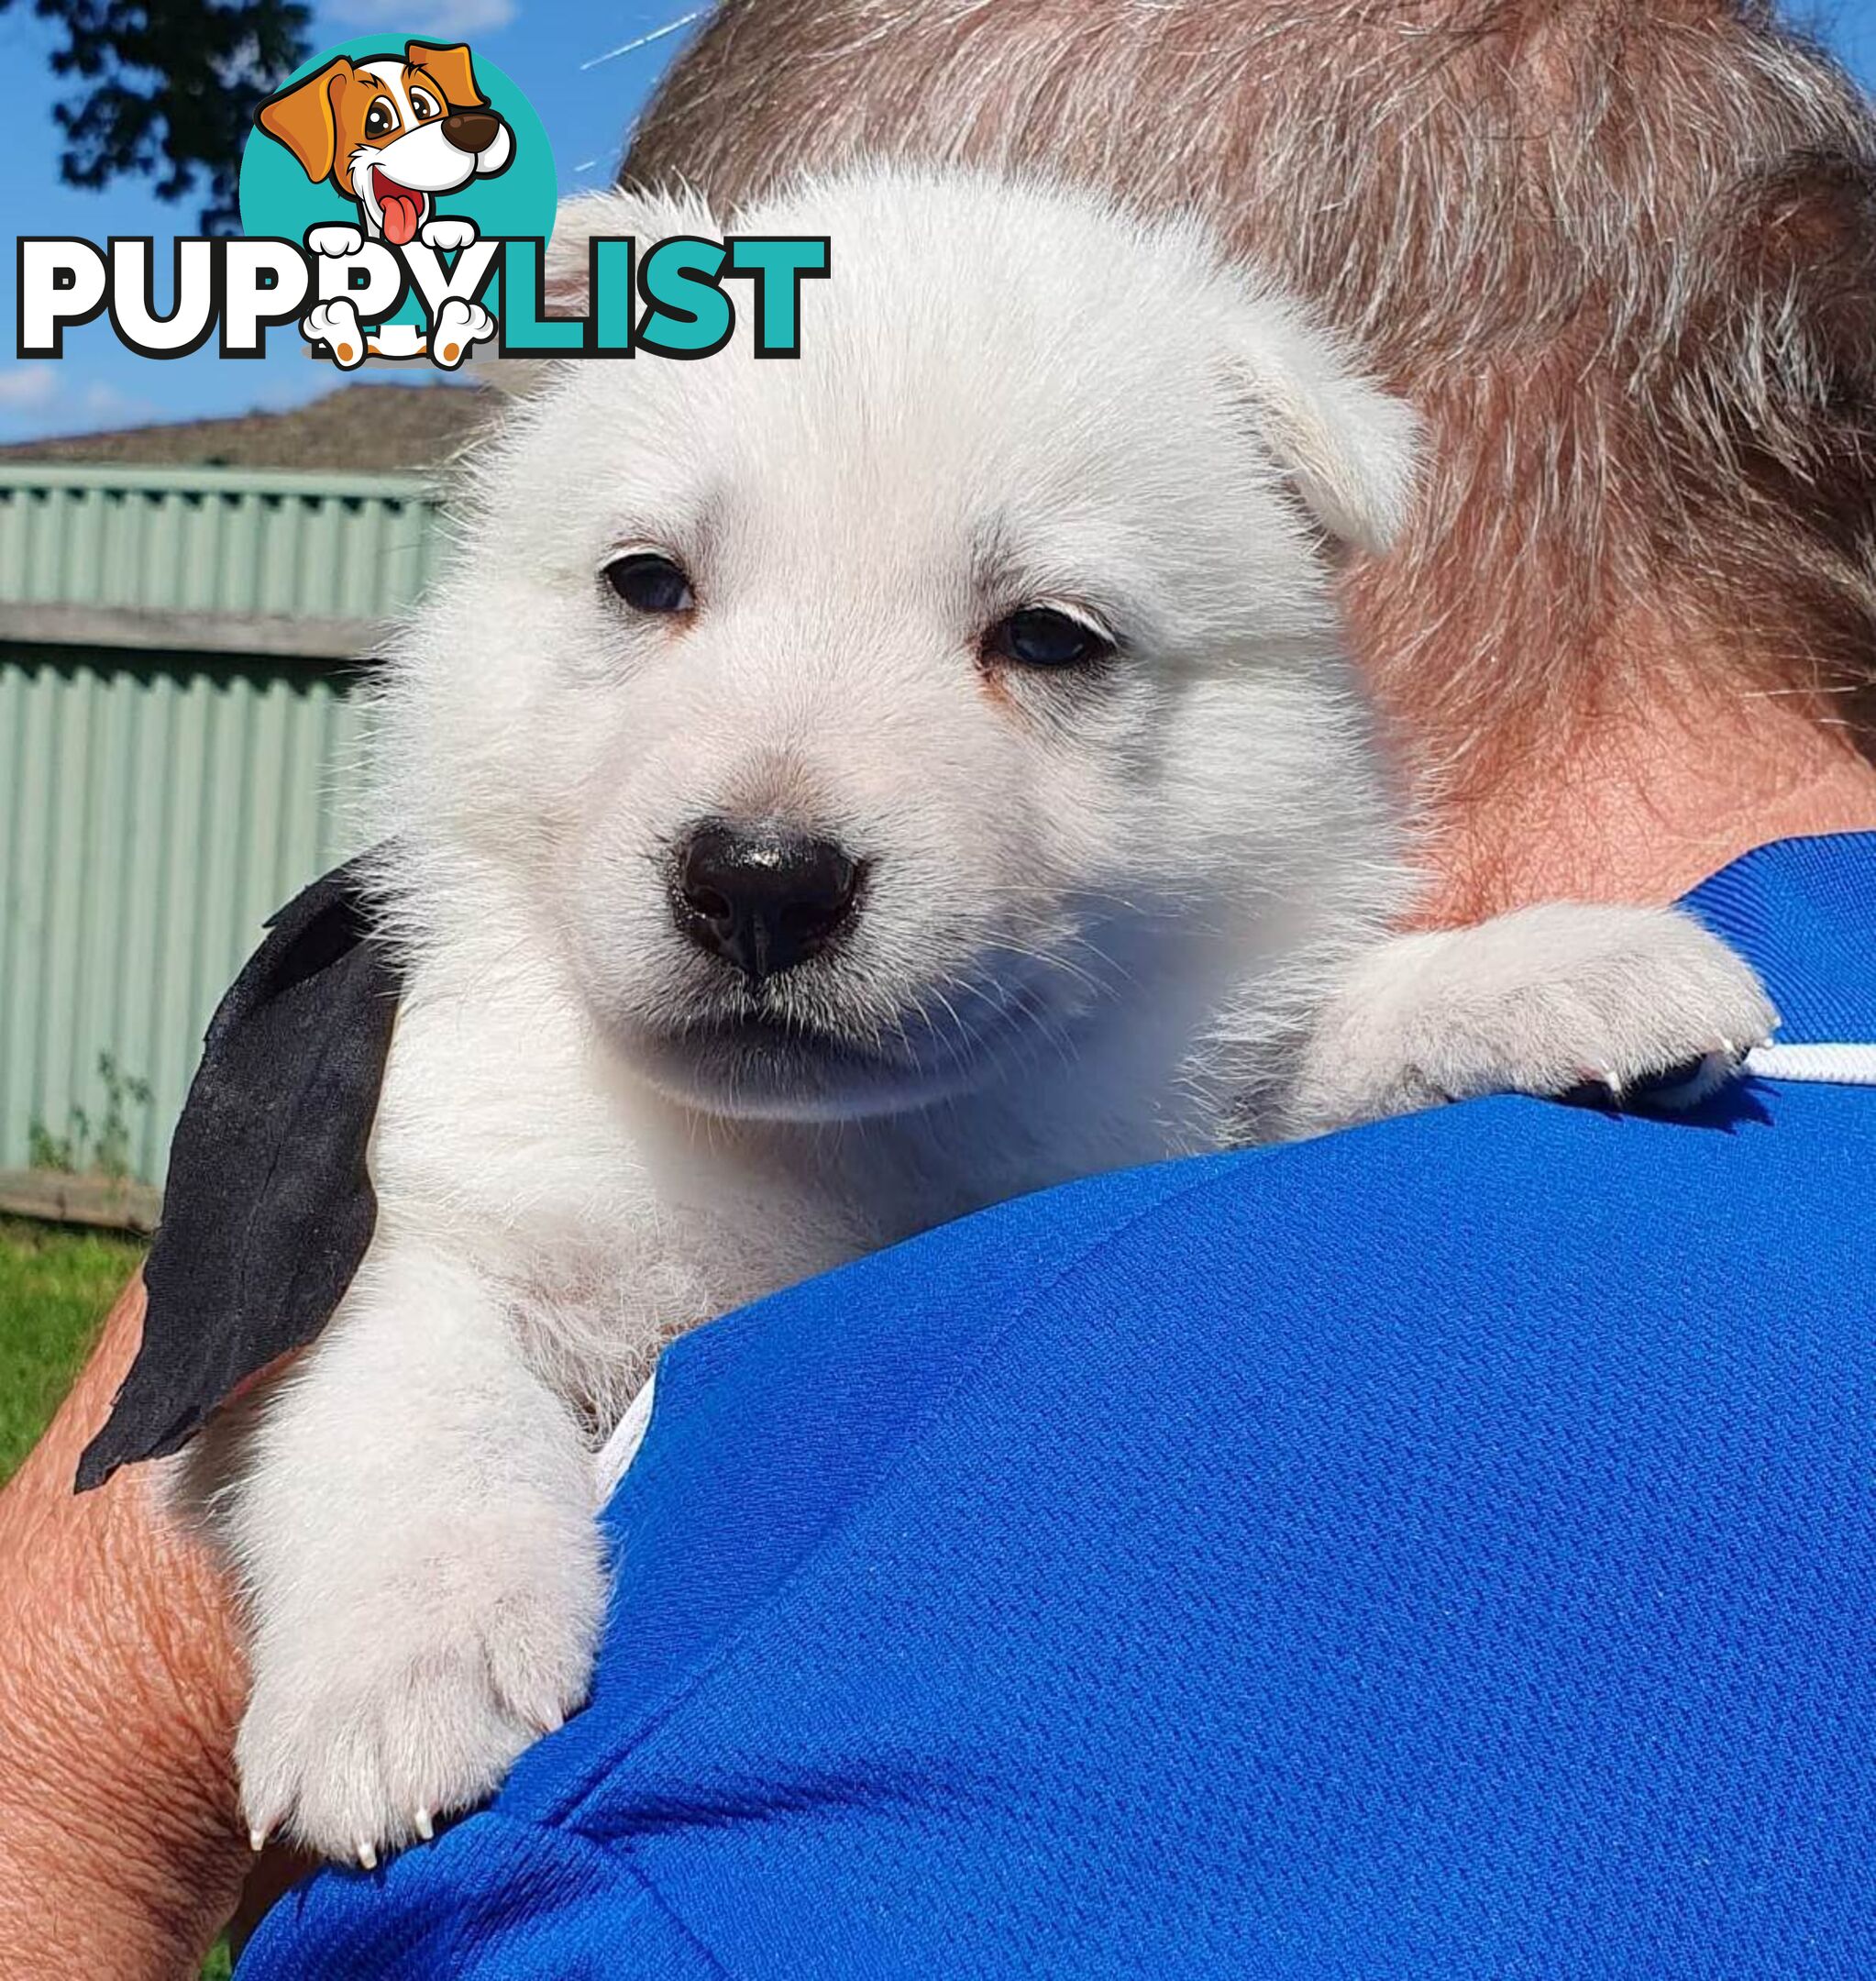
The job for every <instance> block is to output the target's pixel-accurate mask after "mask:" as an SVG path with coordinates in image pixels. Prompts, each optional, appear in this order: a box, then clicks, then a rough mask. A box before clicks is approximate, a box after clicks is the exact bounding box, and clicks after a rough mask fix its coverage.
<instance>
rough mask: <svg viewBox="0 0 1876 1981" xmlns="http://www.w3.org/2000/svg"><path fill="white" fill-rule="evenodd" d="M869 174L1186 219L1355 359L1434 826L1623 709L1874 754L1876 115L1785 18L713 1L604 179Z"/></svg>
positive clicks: (1360, 630) (947, 1)
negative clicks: (915, 167)
mask: <svg viewBox="0 0 1876 1981" xmlns="http://www.w3.org/2000/svg"><path fill="white" fill-rule="evenodd" d="M854 151H876V152H884V153H888V154H890V155H894V156H899V157H903V156H906V155H912V156H923V157H938V158H945V159H962V160H982V161H988V162H990V163H994V164H999V165H1012V164H1013V165H1022V166H1035V167H1043V168H1047V169H1049V170H1052V171H1055V172H1065V173H1067V174H1069V175H1072V176H1076V177H1080V178H1083V179H1087V180H1091V181H1093V182H1096V183H1100V184H1102V185H1105V186H1108V187H1110V188H1112V189H1114V190H1116V191H1118V192H1119V193H1120V194H1122V195H1123V196H1125V197H1127V198H1129V199H1131V200H1136V201H1139V202H1141V203H1142V204H1143V205H1147V206H1149V207H1153V208H1166V207H1172V206H1178V205H1193V206H1196V207H1197V209H1198V210H1199V211H1200V212H1201V213H1202V214H1203V215H1204V216H1206V217H1207V218H1208V220H1209V221H1211V223H1212V224H1213V225H1214V226H1215V227H1218V228H1219V230H1220V231H1221V233H1222V234H1223V235H1224V236H1225V238H1227V240H1228V241H1229V242H1230V244H1231V246H1232V247H1233V248H1234V249H1238V250H1240V251H1241V252H1243V253H1245V254H1246V255H1248V256H1250V257H1252V258H1254V259H1255V260H1259V261H1261V262H1263V263H1264V264H1265V265H1267V266H1268V267H1269V268H1271V269H1272V270H1273V271H1275V273H1276V274H1277V275H1278V276H1279V277H1280V278H1282V279H1283V280H1285V281H1286V282H1288V283H1289V284H1291V285H1293V286H1294V287H1295V288H1297V290H1298V291H1299V292H1300V293H1302V294H1303V295H1304V296H1305V297H1307V298H1308V300H1310V301H1311V302H1312V303H1313V304H1315V305H1316V306H1317V308H1318V309H1319V311H1321V312H1323V313H1324V314H1325V315H1326V316H1327V317H1328V319H1329V320H1330V323H1331V324H1333V325H1334V326H1338V327H1340V328H1341V329H1342V330H1344V331H1346V332H1349V333H1352V334H1353V335H1354V336H1355V337H1356V338H1358V339H1359V340H1360V341H1361V344H1362V346H1363V349H1364V350H1365V352H1366V353H1367V354H1368V355H1369V357H1370V359H1371V360H1372V361H1373V362H1374V363H1375V364H1376V365H1377V366H1378V368H1379V370H1380V371H1381V373H1382V375H1383V376H1384V377H1385V378H1386V379H1387V380H1388V381H1389V382H1391V383H1393V384H1394V385H1396V387H1397V388H1399V389H1400V390H1402V391H1404V392H1405V393H1407V394H1408V395H1410V396H1411V397H1412V398H1413V400H1414V401H1415V402H1416V403H1417V404H1418V405H1419V407H1420V408H1421V409H1422V411H1423V412H1424V413H1425V414H1426V415H1427V416H1428V419H1429V426H1430V428H1431V435H1432V441H1431V448H1430V453H1431V463H1432V465H1431V473H1430V476H1429V487H1428V491H1427V500H1426V501H1425V502H1424V503H1423V504H1422V506H1421V509H1420V513H1419V516H1418V522H1417V524H1416V525H1415V526H1414V527H1413V528H1412V529H1411V530H1410V532H1409V533H1408V535H1407V537H1406V538H1405V539H1404V540H1403V541H1402V542H1401V543H1400V544H1399V545H1398V546H1397V548H1396V550H1395V551H1394V552H1393V554H1392V555H1390V556H1388V557H1386V558H1385V559H1371V560H1368V561H1367V562H1366V563H1365V565H1364V566H1363V567H1362V568H1359V569H1358V570H1356V571H1355V572H1354V573H1353V574H1352V583H1351V585H1350V587H1349V603H1350V607H1351V613H1352V625H1353V630H1354V636H1355V639H1356V643H1357V647H1358V650H1359V651H1360V653H1361V655H1362V658H1363V661H1364V664H1365V665H1366V667H1367V668H1368V670H1369V671H1370V673H1371V676H1372V678H1373V679H1374V682H1375V683H1376V685H1377V687H1378V689H1379V691H1380V692H1381V696H1382V700H1383V703H1384V705H1385V706H1386V707H1387V708H1389V709H1390V710H1391V711H1393V712H1394V713H1396V714H1397V715H1398V716H1399V717H1400V718H1401V721H1402V726H1403V728H1404V730H1405V731H1406V733H1407V735H1408V736H1409V737H1410V739H1411V740H1412V741H1413V742H1414V743H1416V744H1417V745H1418V753H1419V757H1420V760H1421V762H1422V764H1423V765H1424V766H1426V767H1427V768H1429V769H1432V770H1434V771H1436V772H1439V773H1443V775H1444V778H1445V780H1446V784H1445V789H1446V791H1447V793H1448V795H1449V796H1450V797H1452V798H1462V797H1465V796H1468V795H1483V794H1484V793H1486V792H1488V791H1489V790H1490V789H1491V787H1492V786H1493V785H1494V784H1495V782H1496V781H1497V780H1500V779H1501V777H1502V776H1503V775H1504V774H1505V771H1506V766H1507V765H1515V764H1517V762H1519V761H1520V760H1527V759H1528V758H1530V757H1532V756H1533V755H1536V756H1539V757H1540V758H1544V759H1545V760H1550V761H1556V760H1558V759H1560V758H1561V757H1562V756H1563V755H1564V753H1566V752H1567V751H1568V750H1569V749H1570V748H1571V747H1573V745H1574V744H1575V742H1576V741H1577V740H1578V739H1579V737H1580V736H1582V735H1583V733H1584V728H1585V725H1589V724H1592V723H1595V722H1596V721H1598V720H1605V719H1606V720H1615V719H1616V716H1615V715H1614V714H1612V712H1617V711H1620V710H1621V709H1622V708H1623V707H1625V705H1628V704H1629V703H1633V702H1634V701H1635V700H1636V699H1637V698H1638V697H1639V698H1644V699H1649V700H1652V701H1659V700H1661V699H1663V698H1665V697H1668V696H1674V697H1677V698H1679V697H1683V696H1684V697H1686V698H1687V699H1689V700H1694V699H1702V698H1705V697H1708V696H1710V695H1711V694H1712V693H1713V692H1714V691H1715V690H1716V689H1717V690H1719V691H1720V692H1723V693H1725V694H1726V695H1727V697H1729V698H1730V699H1731V700H1733V701H1735V702H1738V701H1741V700H1743V699H1744V698H1746V697H1749V696H1757V695H1764V696H1771V697H1774V698H1778V708H1779V711H1780V713H1781V714H1787V713H1789V711H1790V710H1791V709H1792V708H1793V707H1794V706H1803V707H1804V710H1805V711H1806V713H1807V714H1808V715H1809V716H1810V717H1812V718H1813V719H1815V722H1816V723H1818V724H1819V725H1825V724H1838V725H1849V726H1848V732H1846V731H1844V730H1839V731H1838V732H1837V733H1838V734H1845V733H1848V734H1849V735H1851V736H1855V737H1856V738H1857V739H1858V740H1859V742H1860V743H1861V744H1863V745H1864V746H1866V747H1867V745H1868V743H1869V741H1870V737H1871V736H1872V735H1876V694H1872V693H1871V692H1870V691H1871V685H1872V682H1876V119H1872V116H1871V111H1870V105H1869V104H1868V103H1867V101H1866V100H1865V99H1863V98H1862V97H1861V96H1860V95H1859V93H1858V92H1857V90H1856V89H1855V87H1854V85H1853V84H1852V83H1850V82H1849V81H1848V79H1847V78H1846V77H1845V76H1844V74H1843V73H1842V72H1840V71H1839V70H1838V69H1837V67H1836V66H1835V65H1834V64H1833V63H1832V62H1831V61H1829V60H1828V59H1827V58H1826V56H1825V55H1823V54H1822V53H1821V52H1820V51H1819V50H1817V49H1815V47H1813V46H1812V45H1811V44H1809V43H1808V42H1806V41H1804V40H1803V39H1800V38H1798V37H1797V36H1795V35H1793V33H1791V32H1789V31H1787V30H1786V29H1784V28H1782V27H1780V26H1779V25H1778V24H1777V22H1776V21H1775V19H1774V17H1773V15H1772V11H1771V7H1770V6H1765V5H1761V4H1759V0H996V4H995V5H989V6H986V5H984V4H982V0H724V4H723V5H722V6H720V7H719V9H718V10H717V12H716V13H715V15H714V16H713V17H712V19H711V20H710V21H709V23H708V24H707V25H706V27H705V28H704V29H703V30H702V32H701V36H700V37H699V38H698V39H697V40H696V41H695V42H694V44H693V45H692V46H691V47H690V49H689V50H687V51H686V53H685V54H684V55H683V56H682V57H681V58H680V59H679V61H678V63H677V65H676V66H675V68H674V69H673V70H672V72H670V74H669V76H668V79H667V81H666V83H665V84H664V86H663V88H662V90H661V91H660V93H659V94H658V95H657V99H656V100H655V102H654V103H653V105H651V107H650V109H649V111H648V113H647V114H646V116H645V118H644V119H643V120H642V122H641V124H640V126H639V127H638V129H637V131H636V133H635V138H634V140H633V143H632V146H631V149H630V152H629V155H628V156H627V158H626V160H625V162H624V165H623V168H622V178H623V179H624V180H626V181H635V182H639V183H653V182H658V181H664V180H669V179H676V178H682V179H685V180H689V181H690V182H692V183H697V184H699V185H701V186H702V187H704V188H705V189H706V190H708V191H709V193H710V194H712V197H714V198H715V199H717V200H718V201H720V202H725V201H734V200H737V199H739V198H741V197H743V196H745V195H746V194H749V193H750V192H752V191H754V190H756V189H758V188H760V187H762V186H763V185H765V184H767V183H770V182H771V181H773V180H775V179H776V178H778V177H779V176H782V175H785V174H786V173H788V172H791V171H793V170H795V169H797V168H799V167H800V166H803V165H814V164H822V163H825V162H826V161H828V160H830V159H837V158H840V157H843V156H845V155H847V154H849V153H851V152H854ZM1758 705H1760V706H1763V705H1764V704H1762V703H1761V704H1758Z"/></svg>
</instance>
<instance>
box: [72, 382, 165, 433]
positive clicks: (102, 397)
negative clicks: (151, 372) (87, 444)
mask: <svg viewBox="0 0 1876 1981" xmlns="http://www.w3.org/2000/svg"><path fill="white" fill-rule="evenodd" d="M78 410H79V412H80V413H81V414H82V415H83V416H84V417H85V418H86V419H88V420H96V421H97V422H98V423H99V425H101V426H102V425H104V424H105V422H106V421H116V420H147V419H154V418H155V417H156V416H157V415H158V414H160V412H161V411H162V408H161V407H160V405H158V404H157V403H156V401H155V400H154V399H143V398H139V397H138V394H137V393H127V392H119V391H118V389H117V388H116V386H115V385H112V384H110V383H108V382H106V381H105V380H104V379H93V380H92V382H90V383H89V384H88V385H87V386H86V387H85V388H84V390H83V392H82V393H80V394H79V398H78Z"/></svg>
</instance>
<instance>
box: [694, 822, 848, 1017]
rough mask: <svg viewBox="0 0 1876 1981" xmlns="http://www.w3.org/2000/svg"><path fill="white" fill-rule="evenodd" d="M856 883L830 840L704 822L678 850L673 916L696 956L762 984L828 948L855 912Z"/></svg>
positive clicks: (783, 829) (768, 825) (763, 826)
mask: <svg viewBox="0 0 1876 1981" xmlns="http://www.w3.org/2000/svg"><path fill="white" fill-rule="evenodd" d="M859 876H860V869H859V867H858V866H857V864H856V863H855V861H854V860H853V859H852V858H850V857H849V856H848V855H847V854H846V853H845V852H844V851H843V850H842V849H841V847H838V846H836V845H835V844H834V843H833V840H831V839H817V838H814V837H812V836H810V835H809V834H807V833H801V832H796V831H794V830H792V829H791V828H789V826H786V825H781V824H776V823H774V822H772V821H762V822H758V823H756V824H746V825H739V824H731V823H730V822H729V821H728V820H727V819H705V820H704V821H703V822H702V823H701V824H699V825H697V826H695V827H693V828H692V830H691V833H690V837H689V838H688V839H686V840H685V841H684V843H683V845H682V846H681V847H679V851H678V860H677V873H676V884H675V887H674V889H673V893H672V909H673V912H674V913H675V914H676V916H677V922H678V926H679V929H681V930H682V931H683V933H684V934H685V935H688V936H689V937H690V940H691V941H692V942H694V943H695V944H696V945H697V946H698V947H699V948H700V949H706V950H708V951H709V952H710V953H711V954H712V956H720V957H723V958H724V960H725V961H727V962H730V963H734V965H735V967H736V968H738V969H739V970H741V971H742V973H743V974H744V976H745V977H746V978H748V979H749V980H750V981H751V982H752V983H761V982H762V981H763V980H764V979H766V978H769V977H779V976H780V975H781V973H782V972H783V971H784V970H789V969H793V968H794V967H795V965H796V964H798V963H805V962H806V961H807V960H808V958H809V957H811V956H816V955H818V954H819V953H820V952H821V951H822V949H824V948H826V946H827V945H828V944H829V943H830V942H831V941H832V940H833V937H834V935H836V934H837V933H838V932H839V930H840V928H841V926H842V924H844V922H845V921H846V920H847V918H848V916H849V915H851V914H852V913H853V908H854V895H855V889H856V886H857V883H858V881H859Z"/></svg>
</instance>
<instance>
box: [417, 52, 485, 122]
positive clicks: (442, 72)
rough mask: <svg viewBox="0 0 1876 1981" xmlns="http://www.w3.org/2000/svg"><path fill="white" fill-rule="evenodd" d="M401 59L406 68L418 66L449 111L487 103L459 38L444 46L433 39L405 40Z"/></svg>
mask: <svg viewBox="0 0 1876 1981" xmlns="http://www.w3.org/2000/svg"><path fill="white" fill-rule="evenodd" d="M403 59H404V61H405V62H406V64H407V65H408V66H409V67H411V68H413V69H421V70H422V71H423V72H424V73H425V75H426V76H428V77H429V78H430V80H431V82H433V83H435V84H436V87H437V88H438V89H440V90H441V91H442V92H443V101H444V102H445V103H447V105H449V107H450V108H451V109H452V110H470V109H474V108H475V107H476V106H477V105H480V104H485V103H487V102H488V98H487V97H486V96H484V95H483V94H482V93H481V91H480V90H479V89H478V88H477V87H476V72H475V66H474V64H473V63H472V62H471V61H469V50H468V49H467V48H466V47H465V46H464V45H463V44H462V43H461V42H460V41H456V42H452V43H450V44H449V45H448V46H447V47H444V46H443V45H441V44H440V43H437V42H435V41H406V42H405V43H404V45H403Z"/></svg>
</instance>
